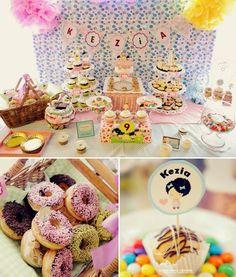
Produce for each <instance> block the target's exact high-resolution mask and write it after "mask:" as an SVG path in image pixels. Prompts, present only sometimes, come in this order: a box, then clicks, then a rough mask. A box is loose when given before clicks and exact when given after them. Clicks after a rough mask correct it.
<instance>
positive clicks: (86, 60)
mask: <svg viewBox="0 0 236 277" xmlns="http://www.w3.org/2000/svg"><path fill="white" fill-rule="evenodd" d="M89 68H90V60H89V58H88V57H85V58H83V61H82V69H84V70H86V69H89Z"/></svg>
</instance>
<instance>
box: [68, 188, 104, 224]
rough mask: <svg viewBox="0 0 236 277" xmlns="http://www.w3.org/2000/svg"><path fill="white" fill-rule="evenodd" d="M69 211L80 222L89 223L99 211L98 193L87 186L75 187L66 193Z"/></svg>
mask: <svg viewBox="0 0 236 277" xmlns="http://www.w3.org/2000/svg"><path fill="white" fill-rule="evenodd" d="M65 204H66V207H67V210H68V211H69V213H70V214H71V215H72V216H73V217H75V218H76V219H78V220H80V221H86V222H88V221H89V220H91V219H92V218H94V217H95V216H96V214H97V213H98V211H99V204H100V203H99V197H98V195H97V192H96V191H95V190H94V189H92V188H90V187H89V186H87V185H73V186H72V187H70V188H69V189H68V190H67V191H66V201H65Z"/></svg>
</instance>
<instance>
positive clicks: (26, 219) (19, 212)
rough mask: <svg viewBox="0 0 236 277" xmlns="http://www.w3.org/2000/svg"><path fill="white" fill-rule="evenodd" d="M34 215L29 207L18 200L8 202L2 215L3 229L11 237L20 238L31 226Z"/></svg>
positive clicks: (0, 219) (0, 222)
mask: <svg viewBox="0 0 236 277" xmlns="http://www.w3.org/2000/svg"><path fill="white" fill-rule="evenodd" d="M31 222H32V217H31V215H30V213H29V211H28V210H27V208H26V207H25V206H23V205H21V204H19V203H17V202H16V201H13V202H6V203H5V205H4V207H3V209H2V211H1V216H0V226H1V229H2V231H3V232H4V233H5V234H6V235H7V236H8V237H10V238H11V239H14V240H20V239H21V238H22V236H23V235H24V233H25V232H26V231H28V230H29V229H30V227H31Z"/></svg>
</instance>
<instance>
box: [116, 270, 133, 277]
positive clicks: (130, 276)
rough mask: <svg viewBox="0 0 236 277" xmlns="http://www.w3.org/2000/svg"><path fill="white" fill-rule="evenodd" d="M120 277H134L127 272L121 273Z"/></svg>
mask: <svg viewBox="0 0 236 277" xmlns="http://www.w3.org/2000/svg"><path fill="white" fill-rule="evenodd" d="M119 276H120V277H132V275H131V274H130V273H129V272H127V271H122V272H120V273H119Z"/></svg>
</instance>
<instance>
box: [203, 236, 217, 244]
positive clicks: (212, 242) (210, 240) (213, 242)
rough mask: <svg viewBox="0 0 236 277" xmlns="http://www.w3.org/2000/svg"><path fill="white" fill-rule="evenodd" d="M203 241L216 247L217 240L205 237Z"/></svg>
mask: <svg viewBox="0 0 236 277" xmlns="http://www.w3.org/2000/svg"><path fill="white" fill-rule="evenodd" d="M205 241H206V242H207V243H209V244H215V245H218V242H217V240H216V239H215V238H213V237H207V238H206V239H205Z"/></svg>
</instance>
